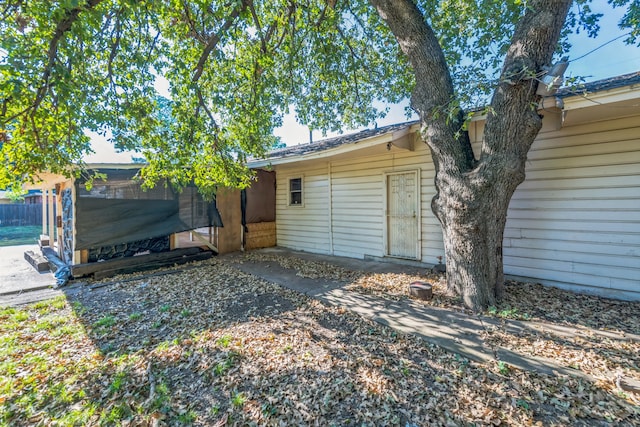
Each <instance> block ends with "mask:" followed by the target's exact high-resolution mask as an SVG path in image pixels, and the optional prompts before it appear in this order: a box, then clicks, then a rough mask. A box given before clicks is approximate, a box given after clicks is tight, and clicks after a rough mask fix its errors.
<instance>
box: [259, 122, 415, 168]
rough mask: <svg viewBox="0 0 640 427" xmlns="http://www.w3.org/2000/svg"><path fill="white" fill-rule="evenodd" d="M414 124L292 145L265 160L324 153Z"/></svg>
mask: <svg viewBox="0 0 640 427" xmlns="http://www.w3.org/2000/svg"><path fill="white" fill-rule="evenodd" d="M416 123H418V121H411V122H405V123H398V124H394V125H389V126H382V127H379V128H374V129H365V130H363V131H360V132H355V133H350V134H347V135H341V136H336V137H333V138H327V139H323V140H320V141H316V142H312V143H307V144H299V145H292V146H290V147H285V148H281V149H279V150H274V151H271V152H270V153H268V154H267V156H266V158H267V159H276V158H280V157H290V156H303V155H305V154H309V153H315V152H318V151H324V150H328V149H330V148H335V147H339V146H341V145H344V144H356V143H358V142H359V141H361V140H363V139H367V138H372V137H374V136H379V135H384V134H386V133H389V132H395V131H398V130H401V129H405V128H407V127H409V126H411V125H413V124H416Z"/></svg>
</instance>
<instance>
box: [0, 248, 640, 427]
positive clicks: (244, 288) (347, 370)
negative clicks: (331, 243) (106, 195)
mask: <svg viewBox="0 0 640 427" xmlns="http://www.w3.org/2000/svg"><path fill="white" fill-rule="evenodd" d="M285 262H286V261H285ZM290 262H297V261H295V260H294V261H290ZM298 264H299V266H302V265H303V264H304V263H303V262H302V261H301V262H299V263H298ZM306 265H307V267H306V268H307V270H308V271H307V273H308V274H311V272H310V270H309V269H311V270H313V269H314V268H315V269H318V268H319V267H318V266H314V265H313V264H309V263H307V264H306ZM334 267H335V266H334ZM294 268H295V267H294ZM300 268H302V269H304V268H303V267H300ZM330 270H332V271H333V273H331V274H336V273H335V272H338V273H340V270H339V269H338V268H337V267H335V268H333V269H330ZM301 274H305V273H304V272H303V273H301ZM315 274H321V273H320V272H318V271H317V272H316V273H315ZM327 274H329V273H327ZM344 274H345V275H346V276H345V277H342V278H338V279H339V280H344V279H345V278H349V280H352V281H353V280H356V281H357V280H361V279H362V275H361V274H360V275H358V274H356V273H353V272H347V271H344ZM349 274H353V276H349ZM356 276H358V277H356ZM317 277H324V276H317ZM122 279H126V277H123V278H122ZM338 279H336V280H338ZM354 286H355V285H354ZM497 310H502V308H497ZM518 311H519V312H520V313H524V311H520V308H519V307H518ZM525 338H526V337H525ZM525 338H523V339H525ZM636 344H637V343H636ZM513 345H522V346H524V347H526V346H528V345H529V344H528V343H526V342H522V344H518V343H517V342H514V343H513ZM632 351H633V348H630V349H629V350H628V354H627V355H626V356H627V357H628V358H630V359H634V362H633V363H635V369H636V371H637V365H638V363H637V358H638V352H636V353H635V354H632V353H631V352H632ZM0 423H2V424H6V425H54V424H55V425H99V424H103V425H207V426H211V425H219V426H222V425H274V426H280V425H339V426H343V425H370V426H371V425H376V426H378V425H398V426H403V427H404V426H413V425H418V426H431V425H473V424H476V425H478V424H479V425H500V424H504V425H545V426H546V425H611V424H616V425H637V424H638V423H640V410H639V409H638V405H637V402H634V401H633V398H632V397H630V396H629V395H626V394H625V393H623V392H621V391H620V390H617V389H615V388H614V387H610V386H608V385H606V384H602V383H601V382H598V381H593V382H592V381H588V380H585V379H576V378H573V377H562V376H545V375H540V374H535V373H529V372H521V371H517V370H515V369H512V368H509V367H508V366H506V365H503V364H477V363H474V362H470V361H468V360H465V359H463V358H461V357H459V356H456V355H454V354H451V353H448V352H445V351H443V350H441V349H440V348H438V347H435V346H432V345H429V344H427V343H425V342H424V341H422V340H421V339H419V338H415V337H413V336H407V335H402V334H399V333H396V332H395V331H393V330H391V329H389V328H387V327H384V326H381V325H378V324H376V323H373V322H370V321H367V320H364V319H362V318H360V317H358V316H356V315H353V314H351V313H350V312H348V311H346V310H344V309H340V308H335V307H328V306H325V305H323V304H321V303H319V302H317V301H314V300H312V299H309V298H307V297H305V296H302V295H300V294H298V293H295V292H293V291H290V290H286V289H282V288H280V287H278V286H276V285H272V284H269V283H267V282H264V281H262V280H259V279H256V278H255V277H253V276H249V275H246V274H244V273H241V272H239V271H238V270H236V269H234V268H232V267H230V266H228V265H226V264H223V263H222V262H220V261H218V260H213V261H207V262H203V263H200V264H197V267H195V268H186V269H184V270H182V271H181V272H178V271H176V272H175V273H174V274H165V275H157V276H149V277H147V278H144V279H141V280H129V281H125V280H121V281H119V282H117V281H116V283H114V284H110V285H108V286H103V287H99V288H95V289H94V290H90V288H89V287H86V288H84V290H83V291H82V292H80V293H78V294H73V296H72V295H71V294H70V295H69V299H66V298H58V299H56V300H53V301H48V302H42V303H38V304H35V305H31V306H27V307H24V308H4V309H1V310H0Z"/></svg>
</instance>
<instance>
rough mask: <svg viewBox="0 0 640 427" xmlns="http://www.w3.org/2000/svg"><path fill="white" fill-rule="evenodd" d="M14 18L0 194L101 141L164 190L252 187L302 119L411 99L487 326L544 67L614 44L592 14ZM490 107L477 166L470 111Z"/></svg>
mask: <svg viewBox="0 0 640 427" xmlns="http://www.w3.org/2000/svg"><path fill="white" fill-rule="evenodd" d="M609 3H611V4H613V5H615V6H622V5H626V4H628V5H629V8H628V13H627V14H626V15H625V18H624V19H623V21H622V22H621V26H622V27H625V28H630V29H631V32H630V33H629V37H628V41H629V42H635V41H636V37H637V35H638V33H639V31H640V30H639V27H638V16H639V15H640V1H639V0H610V1H609ZM0 13H1V14H2V15H1V18H2V19H1V20H0V36H1V43H2V44H1V48H2V49H3V50H4V51H5V52H6V53H5V54H4V58H3V59H2V62H1V63H0V126H1V128H0V129H1V130H0V136H1V137H2V141H1V143H2V150H1V153H2V161H3V166H4V167H3V169H2V172H1V173H0V187H3V186H8V185H17V184H19V183H20V182H22V181H24V180H29V179H31V178H32V177H33V176H34V175H35V174H37V171H40V170H49V171H52V172H57V173H68V174H70V173H77V172H75V171H74V170H73V169H72V164H74V163H78V162H81V159H82V156H83V154H85V153H87V152H88V151H89V150H90V141H89V139H88V138H87V136H85V134H84V133H83V131H84V130H86V129H88V130H94V131H98V132H101V133H107V132H110V134H111V135H112V140H113V141H114V144H115V145H116V146H117V147H119V148H126V149H136V150H140V151H142V152H144V154H145V157H146V158H147V160H148V161H149V166H148V167H147V168H146V169H144V176H145V178H147V179H148V180H149V181H150V182H155V181H157V180H158V179H160V178H167V179H169V180H170V181H171V182H172V183H173V184H175V185H178V186H179V185H184V184H185V183H187V182H191V181H195V183H196V184H197V185H198V186H199V187H200V188H201V189H202V191H203V192H204V193H207V192H213V191H215V186H216V185H238V186H242V185H244V184H246V182H247V179H248V174H247V173H246V170H245V168H244V160H245V158H246V157H247V156H249V155H251V156H260V155H261V154H263V153H264V151H265V149H268V148H269V147H272V146H273V144H274V142H275V140H274V137H273V133H272V131H273V129H274V128H275V127H277V126H278V125H280V123H281V118H282V116H283V114H284V113H286V112H287V111H289V108H294V109H295V112H296V115H297V117H298V119H299V120H300V121H301V122H303V123H305V124H307V125H308V126H310V127H311V128H314V129H324V130H337V129H341V128H344V127H354V126H357V125H361V124H365V123H370V122H371V121H372V120H374V119H375V118H376V117H378V116H379V115H380V114H381V113H384V112H381V111H377V110H376V109H375V108H374V107H373V106H372V105H373V101H374V100H376V99H380V100H385V101H390V102H396V101H399V100H401V99H403V98H405V97H407V96H411V106H412V108H413V109H414V110H415V111H416V112H417V113H418V114H419V116H420V119H421V122H422V125H423V137H424V140H425V142H426V143H427V144H429V147H430V148H431V151H432V157H433V160H434V162H435V164H436V183H435V184H436V188H437V190H438V194H437V196H436V197H435V198H434V200H433V204H432V206H433V211H434V213H435V214H436V216H437V217H438V218H439V220H440V222H441V223H442V226H443V234H444V240H445V249H446V256H447V263H448V266H449V274H448V282H449V286H450V287H451V288H452V289H454V290H456V291H457V292H459V293H461V294H462V295H463V296H464V299H465V302H466V303H467V305H469V306H471V307H473V308H481V307H483V306H486V305H487V304H490V303H493V301H494V300H495V298H496V297H499V294H500V289H501V284H502V249H501V245H502V232H503V230H504V221H505V220H506V209H507V207H508V204H509V200H510V198H511V195H512V194H513V191H514V190H515V188H516V187H517V185H518V184H519V183H520V182H521V181H522V180H523V179H524V161H525V160H526V154H527V151H528V149H529V147H530V145H531V143H532V142H533V139H534V138H535V136H536V134H537V132H538V130H539V128H540V124H541V120H540V117H539V116H538V114H537V113H536V108H535V105H536V104H537V102H538V101H539V99H540V98H539V96H538V95H536V88H537V86H538V79H539V77H540V76H541V73H543V69H544V68H543V67H544V66H547V65H549V64H550V62H551V60H552V57H553V55H554V52H559V51H561V50H562V46H563V43H562V40H563V37H562V35H563V32H564V35H566V34H567V33H568V32H571V31H573V30H575V29H577V28H582V29H583V30H586V31H589V32H593V33H595V32H597V29H598V28H597V18H598V16H597V15H595V14H593V13H592V12H591V10H590V9H589V1H588V0H575V1H574V2H571V1H569V0H529V1H525V0H507V1H504V2H497V1H493V0H475V1H474V0H442V1H434V0H417V1H411V0H370V1H364V0H231V1H215V0H211V1H205V0H200V1H186V0H164V1H151V0H149V1H139V0H61V1H57V2H42V1H29V0H8V1H7V2H5V3H4V6H2V9H1V10H0ZM559 42H560V43H559ZM564 48H565V49H566V44H565V45H564ZM156 75H162V76H164V77H165V78H166V79H167V80H168V81H169V83H170V93H171V100H170V101H164V100H161V99H159V98H158V96H157V93H156V92H155V90H154V86H153V84H154V79H155V76H156ZM489 95H490V96H491V102H490V104H489V109H488V110H487V111H488V116H487V123H486V128H485V129H486V130H485V142H484V145H483V147H482V153H481V155H480V156H479V157H478V158H476V157H475V156H474V154H473V152H472V151H471V146H470V143H469V138H468V135H467V133H466V131H465V123H466V120H467V119H468V114H467V113H466V111H465V110H466V109H468V107H469V106H471V105H474V104H477V103H478V101H479V100H480V102H484V100H488V96H489Z"/></svg>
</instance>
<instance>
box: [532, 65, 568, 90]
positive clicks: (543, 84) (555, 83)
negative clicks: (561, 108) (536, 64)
mask: <svg viewBox="0 0 640 427" xmlns="http://www.w3.org/2000/svg"><path fill="white" fill-rule="evenodd" d="M568 66H569V57H567V56H565V57H564V58H562V59H561V60H560V61H559V62H556V63H555V64H553V65H552V66H551V67H543V68H544V71H546V73H545V75H544V76H543V77H542V79H540V83H539V84H538V90H536V94H538V95H540V96H553V95H555V94H556V92H557V91H558V89H559V88H560V85H562V82H563V76H564V72H565V71H566V70H567V67H568Z"/></svg>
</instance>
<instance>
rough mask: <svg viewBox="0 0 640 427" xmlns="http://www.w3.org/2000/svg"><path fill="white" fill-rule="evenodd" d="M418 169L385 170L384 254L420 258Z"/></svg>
mask: <svg viewBox="0 0 640 427" xmlns="http://www.w3.org/2000/svg"><path fill="white" fill-rule="evenodd" d="M419 179H420V174H419V170H416V171H408V172H394V173H385V174H384V181H385V193H384V196H385V202H384V206H385V212H384V215H385V229H384V243H385V255H388V256H393V257H397V258H407V259H420V232H419V229H420V219H419V218H420V198H419V195H420V189H419Z"/></svg>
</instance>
